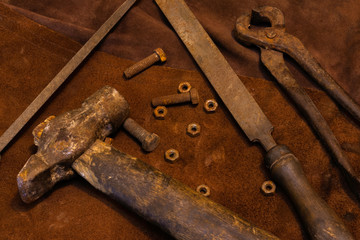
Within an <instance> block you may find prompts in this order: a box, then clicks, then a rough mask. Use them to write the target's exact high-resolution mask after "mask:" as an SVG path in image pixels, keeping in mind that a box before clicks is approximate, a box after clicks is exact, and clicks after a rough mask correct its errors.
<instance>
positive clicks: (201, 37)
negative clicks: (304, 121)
mask: <svg viewBox="0 0 360 240" xmlns="http://www.w3.org/2000/svg"><path fill="white" fill-rule="evenodd" d="M155 1H156V3H157V5H158V6H159V7H160V8H161V10H162V11H163V13H164V14H165V16H166V17H167V19H168V20H169V22H170V23H171V25H172V26H173V27H174V29H175V31H176V32H177V34H178V35H179V37H180V38H181V39H182V41H183V42H184V44H185V45H186V47H187V48H188V50H189V51H190V53H191V55H193V57H194V59H195V61H196V62H197V64H198V65H199V66H200V68H201V69H202V71H203V72H204V74H205V75H206V77H207V79H208V80H209V81H210V83H211V85H212V86H213V87H214V89H215V91H216V92H217V94H218V95H219V96H220V98H221V99H222V100H223V102H224V103H225V105H226V107H227V108H228V109H229V111H230V112H231V114H232V115H233V117H234V118H235V120H236V121H237V122H238V124H239V125H240V127H241V128H242V129H243V131H244V132H245V134H246V135H247V137H248V138H249V139H250V141H260V142H262V143H263V142H264V143H265V142H267V140H265V139H264V138H267V137H268V136H269V135H270V134H271V132H272V129H273V126H272V125H271V123H270V121H269V120H268V118H267V117H266V116H265V114H264V113H263V112H262V110H261V109H260V107H259V105H258V104H257V103H256V102H255V99H254V98H253V97H252V96H251V94H250V93H249V92H248V91H247V89H246V88H245V86H244V84H243V83H242V81H241V80H240V79H239V77H238V76H237V75H236V73H235V72H234V70H233V69H232V68H231V67H230V65H229V63H228V62H227V61H226V60H225V58H224V56H223V55H222V54H221V52H220V51H219V49H218V48H217V47H216V46H215V44H214V42H213V41H212V40H211V39H210V37H209V35H208V34H207V33H206V32H205V30H204V29H203V27H202V26H201V25H200V23H199V22H198V21H197V19H196V18H195V16H194V15H193V14H192V13H191V11H190V9H188V7H187V6H186V5H185V4H183V3H182V1H181V2H180V1H171V0H155ZM184 9H185V10H186V11H185V10H184ZM270 137H271V136H270Z"/></svg>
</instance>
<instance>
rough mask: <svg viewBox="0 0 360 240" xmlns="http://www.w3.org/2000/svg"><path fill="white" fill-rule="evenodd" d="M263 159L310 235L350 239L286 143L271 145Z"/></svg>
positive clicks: (329, 239)
mask: <svg viewBox="0 0 360 240" xmlns="http://www.w3.org/2000/svg"><path fill="white" fill-rule="evenodd" d="M266 162H267V164H268V167H269V168H270V170H271V175H272V177H273V178H274V180H275V181H276V182H277V183H278V184H279V185H281V187H282V188H283V189H284V190H285V191H286V192H287V194H288V196H289V197H290V198H291V200H292V201H293V203H294V205H295V207H296V209H297V211H298V213H299V215H300V217H301V219H302V221H303V224H304V225H305V226H306V228H307V230H308V232H309V234H310V236H311V238H312V239H315V240H335V239H337V240H340V239H341V240H350V239H353V237H352V236H351V234H350V233H349V232H348V230H347V229H346V227H345V225H344V223H343V222H342V221H341V220H340V219H339V218H338V217H337V216H336V214H335V212H334V211H333V210H332V209H331V208H330V207H329V206H328V205H327V203H326V202H325V201H324V200H323V199H321V198H320V197H319V195H318V194H317V193H316V192H315V191H314V190H313V189H312V187H311V186H310V184H309V182H308V181H307V179H306V177H305V174H304V171H303V170H302V167H301V165H300V162H299V160H298V159H297V158H296V157H295V156H294V154H292V153H291V152H290V150H289V149H288V148H287V147H286V146H284V145H277V146H275V147H274V148H272V149H271V150H270V151H269V152H268V153H267V155H266Z"/></svg>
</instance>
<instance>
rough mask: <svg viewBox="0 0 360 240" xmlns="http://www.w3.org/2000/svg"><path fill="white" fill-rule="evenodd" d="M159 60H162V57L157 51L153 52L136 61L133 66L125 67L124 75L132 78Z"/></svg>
mask: <svg viewBox="0 0 360 240" xmlns="http://www.w3.org/2000/svg"><path fill="white" fill-rule="evenodd" d="M159 60H160V57H159V56H158V55H157V54H156V53H153V54H151V55H150V56H148V57H146V58H144V59H142V60H140V61H139V62H137V63H135V64H134V65H132V66H131V67H129V68H127V69H125V71H124V75H125V77H126V78H131V77H132V76H134V75H136V74H138V73H139V72H141V71H143V70H145V69H146V68H148V67H150V66H151V65H153V64H154V63H156V62H157V61H159Z"/></svg>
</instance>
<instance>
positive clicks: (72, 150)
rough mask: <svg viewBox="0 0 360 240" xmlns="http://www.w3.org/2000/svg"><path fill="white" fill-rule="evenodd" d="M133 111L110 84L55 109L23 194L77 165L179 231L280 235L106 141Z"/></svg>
mask: <svg viewBox="0 0 360 240" xmlns="http://www.w3.org/2000/svg"><path fill="white" fill-rule="evenodd" d="M128 114H129V104H128V103H127V101H126V100H125V99H124V98H123V97H122V96H121V95H120V94H119V93H118V92H117V91H116V90H115V89H113V88H111V87H108V86H106V87H104V88H102V89H100V90H99V91H97V92H96V93H95V94H93V95H92V96H90V97H89V98H88V99H86V100H85V102H84V103H83V104H82V107H81V108H78V109H75V110H72V111H69V112H67V113H65V114H62V115H59V116H58V117H50V118H48V119H47V120H46V121H45V122H44V123H41V124H40V125H39V126H37V127H36V128H35V129H34V131H33V135H34V142H35V145H37V146H38V152H37V153H36V154H34V155H32V156H31V157H30V158H29V160H28V161H27V162H26V164H25V166H24V167H23V168H22V169H21V171H20V173H19V174H18V178H17V181H18V188H19V193H20V196H21V199H22V200H23V201H24V202H26V203H30V202H33V201H35V200H36V199H38V198H39V197H41V196H42V195H43V194H44V193H46V192H47V191H48V190H50V189H51V188H52V187H53V186H54V185H55V184H56V183H57V182H58V181H60V180H65V179H69V178H70V177H72V176H73V175H74V174H75V171H76V172H77V173H78V174H79V175H81V176H82V177H83V178H85V179H86V180H87V181H88V182H89V183H90V184H91V185H93V186H94V187H95V188H97V189H99V190H100V191H102V192H103V193H105V194H107V195H109V196H110V197H112V198H114V199H115V200H117V201H119V202H120V203H122V204H124V205H126V206H127V207H129V208H131V209H132V210H134V211H135V212H136V213H138V214H139V215H140V216H142V217H144V218H145V219H146V220H148V221H150V222H152V223H155V224H157V225H159V226H160V227H161V228H162V229H163V230H165V231H166V232H168V233H170V234H171V235H172V236H174V237H175V238H176V239H182V240H189V239H205V240H210V239H215V238H216V239H228V240H235V239H250V240H255V239H258V240H265V239H266V240H275V239H278V238H277V237H275V236H274V235H272V234H270V233H268V232H266V231H264V230H262V229H259V228H257V227H255V226H253V225H252V224H250V223H248V222H246V221H245V220H243V219H241V218H240V217H239V216H237V214H235V213H233V212H231V211H230V210H228V209H227V208H225V207H223V206H221V205H219V204H217V203H215V202H213V201H211V200H209V199H208V198H206V197H203V196H201V195H200V194H199V193H197V192H195V191H194V190H192V189H190V188H189V187H188V186H185V185H184V184H182V183H180V182H179V181H176V180H175V179H173V178H171V177H169V176H167V175H165V174H163V173H162V172H160V171H159V170H157V169H155V168H153V167H151V166H150V165H148V164H147V163H145V162H143V161H141V160H139V159H137V158H134V157H131V156H129V155H127V154H125V153H122V152H120V151H118V150H117V149H115V148H113V147H112V146H111V145H109V144H107V143H105V142H102V141H101V140H103V139H104V138H105V137H106V136H108V135H109V134H110V133H113V132H115V131H116V130H117V129H118V128H119V127H120V125H121V124H122V123H123V122H124V120H125V119H126V118H127V116H128ZM74 169H75V171H74Z"/></svg>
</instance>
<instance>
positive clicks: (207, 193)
mask: <svg viewBox="0 0 360 240" xmlns="http://www.w3.org/2000/svg"><path fill="white" fill-rule="evenodd" d="M196 191H197V192H198V193H200V194H202V195H203V196H204V197H208V196H210V188H209V187H208V186H206V185H205V184H202V185H199V186H198V187H197V188H196Z"/></svg>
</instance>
